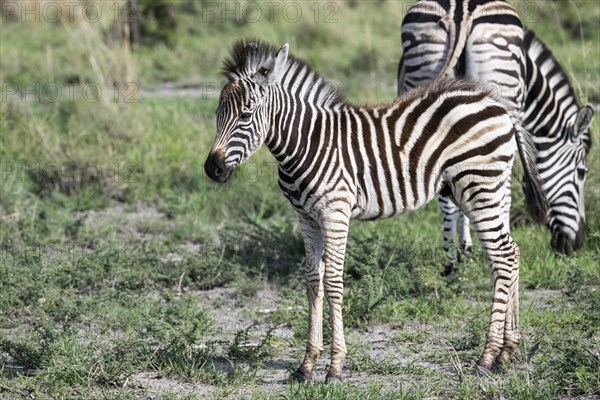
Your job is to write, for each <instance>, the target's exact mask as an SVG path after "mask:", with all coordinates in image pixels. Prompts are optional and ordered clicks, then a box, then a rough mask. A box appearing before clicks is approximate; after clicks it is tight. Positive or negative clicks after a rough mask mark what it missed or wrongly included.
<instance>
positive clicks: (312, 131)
mask: <svg viewBox="0 0 600 400" xmlns="http://www.w3.org/2000/svg"><path fill="white" fill-rule="evenodd" d="M224 73H225V75H226V77H227V78H228V83H227V85H226V86H225V87H224V88H223V90H222V92H221V97H220V100H219V105H218V108H217V117H216V120H217V134H216V138H215V140H214V143H213V145H212V148H211V151H210V154H209V155H208V158H207V160H206V162H205V164H204V169H205V172H206V174H207V175H208V176H209V177H210V178H211V179H212V180H214V181H216V182H221V183H222V182H225V181H227V179H228V178H229V176H230V175H231V173H232V171H233V170H234V168H236V167H237V166H238V165H239V164H240V163H241V162H243V161H244V160H246V159H247V158H248V157H250V156H251V155H252V154H253V153H254V152H255V151H256V150H257V149H258V148H259V147H261V146H262V144H265V145H266V146H267V147H268V149H269V150H270V152H271V153H272V154H273V156H274V157H275V159H276V160H277V161H278V163H279V186H280V188H281V190H282V191H283V193H284V195H285V196H286V197H287V199H288V200H289V201H290V203H291V204H292V206H293V207H294V209H295V210H296V211H297V213H298V218H299V222H300V228H301V231H302V235H303V238H304V247H305V251H306V271H305V278H306V285H307V292H308V300H309V325H308V326H309V328H308V329H309V332H308V343H307V347H306V353H305V357H304V360H303V361H302V363H301V365H300V367H299V368H298V370H297V371H296V372H295V373H294V374H293V376H292V378H293V379H295V380H298V381H310V380H312V378H313V368H314V366H315V363H316V361H317V358H318V357H319V355H320V354H321V352H322V351H323V323H322V319H323V300H324V298H326V299H327V301H328V303H329V307H330V311H331V313H330V314H331V319H330V324H331V329H332V344H331V362H330V368H329V371H328V373H327V377H326V381H328V382H332V381H339V380H340V379H341V374H342V367H343V364H344V361H345V358H346V353H347V350H346V344H345V340H344V333H343V321H342V299H343V295H344V287H343V279H342V275H343V264H344V254H345V247H346V240H347V237H348V227H349V222H350V219H351V218H356V219H362V220H371V219H380V218H386V217H391V216H394V215H399V214H403V213H406V212H409V211H412V210H415V209H417V208H420V207H422V206H423V205H425V204H426V203H427V202H429V201H431V200H432V199H433V198H434V197H435V195H436V194H437V193H439V192H440V191H443V192H445V193H446V194H447V195H449V196H452V198H453V199H454V201H456V203H457V204H458V205H459V206H460V208H461V209H462V210H463V211H464V212H465V213H466V215H468V216H469V217H470V218H471V220H472V221H473V225H474V227H475V230H476V232H477V234H478V236H479V239H480V241H481V243H482V244H483V247H484V250H485V252H486V254H487V256H488V258H489V261H490V267H491V271H492V275H493V278H494V297H493V302H492V313H491V317H490V324H489V330H488V333H487V338H486V344H485V348H484V350H483V354H482V355H481V357H480V359H479V361H478V365H479V366H480V367H482V368H484V369H490V368H491V367H492V363H494V362H495V361H496V362H499V363H505V362H507V361H509V360H510V358H511V354H512V352H513V351H514V349H515V348H516V346H517V343H518V339H519V337H518V282H519V249H518V247H517V245H516V244H515V242H514V241H513V240H512V238H511V236H510V233H509V231H508V227H507V226H505V224H504V223H503V221H502V219H501V218H500V215H501V204H500V203H501V196H502V191H501V188H502V187H503V185H504V182H505V180H506V179H507V177H508V175H509V174H510V165H511V164H512V162H513V158H514V154H515V152H516V151H517V148H518V149H519V152H520V155H521V158H522V160H523V163H524V165H525V166H526V175H527V179H528V184H529V192H528V194H529V196H528V198H527V200H528V206H529V209H530V210H531V211H532V212H533V214H534V215H535V216H536V217H537V218H538V219H541V218H545V212H546V209H545V207H546V203H545V197H544V194H543V192H542V191H541V187H540V182H539V180H538V176H537V172H536V169H535V164H533V162H532V161H533V159H532V154H531V143H530V141H529V140H528V138H527V136H523V134H524V133H526V132H525V131H523V130H522V129H521V128H520V127H519V126H518V124H517V125H515V126H513V120H512V118H511V117H510V116H509V114H508V113H507V111H506V108H505V106H504V103H502V102H500V101H499V100H497V99H495V98H494V97H492V96H491V94H490V93H489V92H488V91H487V90H485V89H484V88H482V87H481V86H480V85H479V84H477V83H469V82H465V81H456V82H444V83H436V84H433V85H428V86H424V87H423V88H421V89H418V90H415V91H412V92H409V93H407V94H405V95H404V96H402V97H400V98H398V99H396V100H395V101H393V102H391V103H389V104H383V105H378V106H355V105H352V104H350V103H348V102H346V101H345V100H344V99H343V97H342V96H341V95H340V94H339V93H338V92H337V91H336V90H334V89H333V87H332V85H330V84H329V83H328V82H327V81H325V80H324V79H323V78H321V77H320V76H319V74H318V73H317V72H315V71H314V70H313V69H312V68H311V67H310V66H309V65H308V64H306V63H305V62H303V61H301V60H299V59H297V58H295V57H293V56H291V55H288V46H287V44H286V45H284V46H283V47H282V48H281V49H280V50H279V51H277V49H276V48H274V47H272V46H271V45H269V44H267V43H264V42H252V43H249V42H247V41H240V42H238V43H236V44H235V45H234V47H233V49H232V52H231V55H230V57H229V58H228V59H227V60H226V61H225V67H224ZM515 138H516V139H517V140H515Z"/></svg>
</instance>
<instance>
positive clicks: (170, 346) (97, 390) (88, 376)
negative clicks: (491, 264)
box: [0, 1, 600, 399]
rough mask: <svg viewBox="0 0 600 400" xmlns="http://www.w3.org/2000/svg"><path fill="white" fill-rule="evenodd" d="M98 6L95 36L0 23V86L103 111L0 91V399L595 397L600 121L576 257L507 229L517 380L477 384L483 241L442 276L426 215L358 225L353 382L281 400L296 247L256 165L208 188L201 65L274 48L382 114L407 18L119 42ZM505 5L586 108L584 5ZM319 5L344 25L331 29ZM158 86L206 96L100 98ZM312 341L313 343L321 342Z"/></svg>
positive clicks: (192, 14)
mask: <svg viewBox="0 0 600 400" xmlns="http://www.w3.org/2000/svg"><path fill="white" fill-rule="evenodd" d="M109 3H110V2H107V3H106V4H105V3H101V4H103V7H107V8H104V9H103V10H104V11H105V12H104V13H103V19H102V20H101V21H100V22H98V23H97V24H86V23H85V21H82V20H81V19H80V20H77V21H76V22H74V23H64V24H63V23H54V24H52V23H44V22H42V23H39V24H35V23H31V22H28V23H21V22H15V21H8V22H4V21H2V27H1V37H0V39H1V46H0V65H1V69H0V71H1V72H0V75H1V76H0V80H2V82H4V83H10V84H19V85H20V84H25V85H29V86H30V87H33V85H34V84H35V83H36V82H40V83H41V84H47V83H49V82H55V83H58V84H60V85H68V84H73V82H81V83H92V82H96V83H98V84H99V85H100V87H101V90H103V94H104V96H103V98H102V100H101V101H99V102H97V103H91V102H87V101H85V99H84V98H83V97H82V94H81V93H80V92H76V93H75V96H74V98H73V99H68V98H66V97H63V98H61V100H60V101H54V102H53V101H48V100H47V99H44V98H41V99H40V101H35V99H34V101H28V102H27V103H22V102H21V101H20V98H19V97H18V95H10V94H8V93H9V92H7V91H6V90H7V87H6V86H3V87H2V90H3V94H6V95H7V96H8V101H2V102H1V103H0V131H1V132H2V140H1V141H0V158H1V168H2V170H1V172H2V175H1V180H0V185H1V186H0V190H1V191H0V218H1V219H0V244H1V246H2V247H1V249H0V250H1V254H0V255H1V260H2V263H1V264H0V361H1V363H0V398H23V397H28V396H35V398H64V399H70V398H90V399H91V398H94V399H95V398H102V399H129V398H135V397H138V398H146V397H148V396H149V395H150V394H152V395H153V396H155V398H161V399H176V398H188V399H200V398H202V399H204V398H207V397H208V398H215V399H221V398H227V397H229V398H256V399H275V398H277V399H282V398H283V399H306V398H309V399H311V398H312V399H326V398H331V399H334V398H335V399H338V398H340V399H344V398H345V399H359V398H360V399H388V398H396V399H413V398H414V399H417V398H424V397H435V396H437V397H438V398H460V399H472V398H498V397H500V396H503V397H504V398H506V399H523V398H529V399H548V398H557V397H558V398H561V397H562V398H567V397H569V396H571V397H574V396H586V395H587V396H591V395H596V396H597V395H598V394H599V393H598V387H600V359H599V357H600V355H598V349H599V348H600V337H599V336H598V332H597V328H598V326H600V303H599V299H600V292H599V290H600V289H599V288H600V270H599V269H598V265H599V264H600V210H599V209H598V206H597V205H598V204H599V202H600V191H598V187H600V154H599V152H598V148H599V147H598V146H597V144H598V143H600V135H599V133H598V132H600V122H599V121H600V119H598V118H596V120H595V122H594V125H593V129H592V131H593V135H594V138H593V141H594V147H593V148H592V152H591V154H590V158H589V161H590V173H589V177H588V183H587V187H586V204H587V210H586V214H587V222H588V231H587V237H586V244H585V246H584V248H583V249H582V250H581V251H579V252H578V253H577V254H576V255H575V256H574V257H572V258H564V257H557V256H555V255H554V254H553V252H552V251H551V249H550V246H549V241H550V235H549V233H548V232H547V230H546V229H545V228H543V227H539V226H532V225H530V224H527V223H526V221H527V220H526V219H525V222H524V223H521V224H519V225H518V226H516V227H515V228H514V230H513V233H514V237H515V240H516V241H517V243H518V244H519V246H520V249H521V257H522V266H521V293H522V296H521V298H522V303H521V304H522V305H521V326H522V332H523V339H522V343H521V346H520V348H519V352H518V354H517V358H516V360H515V362H514V363H513V365H511V366H510V368H508V369H507V370H506V371H505V372H504V373H502V374H498V375H495V376H494V377H493V378H481V377H478V376H476V375H475V374H474V373H473V368H472V366H473V363H474V361H475V360H476V359H477V356H478V354H479V352H480V351H481V348H482V346H483V341H484V332H485V328H486V325H487V318H488V312H489V300H490V295H491V289H490V276H489V272H488V270H487V266H486V263H485V260H484V258H483V256H482V254H481V251H479V249H478V247H477V245H476V246H475V248H474V256H473V258H472V259H465V260H463V261H462V262H461V264H460V265H459V273H458V274H457V275H456V276H453V277H451V278H442V277H440V275H439V272H440V271H441V265H442V264H443V262H444V260H445V256H444V254H443V252H442V251H441V238H442V237H441V233H442V230H441V216H440V213H439V211H438V209H437V205H436V204H433V203H432V204H429V205H428V206H426V207H425V208H423V209H422V210H419V211H417V212H415V213H411V214H409V215H406V216H403V217H399V218H394V219H390V220H385V221H379V222H372V223H358V222H353V223H352V226H351V234H350V242H349V246H348V252H347V258H346V266H345V283H346V296H345V302H344V318H345V324H346V327H347V338H348V348H349V350H350V354H349V358H348V362H347V367H348V368H347V371H345V374H346V375H347V376H348V379H347V381H346V382H345V383H344V384H342V385H340V386H335V387H332V386H325V385H323V384H321V383H317V384H314V385H296V384H284V383H283V382H282V381H281V380H282V379H283V378H284V376H286V374H287V372H288V371H289V370H292V369H293V368H295V367H297V365H298V362H299V361H300V358H301V356H302V353H303V349H304V345H305V340H306V334H307V331H306V330H307V323H308V322H307V300H306V298H305V297H306V296H305V289H304V287H303V275H302V271H303V268H304V266H303V259H304V254H303V246H302V240H301V236H300V232H299V230H298V227H297V224H296V219H295V215H294V213H293V211H292V209H291V207H290V206H289V204H288V203H287V201H286V200H285V199H284V197H283V196H282V195H281V193H280V191H279V189H278V186H277V182H276V172H275V164H274V162H273V159H272V157H271V156H270V155H269V154H268V152H267V151H266V150H264V149H263V150H261V151H260V152H259V153H258V154H256V155H255V156H254V157H253V158H252V159H251V160H250V161H249V162H248V163H247V164H246V165H245V166H244V167H242V168H240V169H239V170H238V171H236V173H235V176H234V177H233V182H232V183H230V184H228V185H226V186H224V187H220V186H217V185H215V184H213V183H211V182H209V180H208V178H206V177H205V175H204V173H203V162H204V159H205V157H206V154H207V152H208V149H209V147H210V145H211V143H212V139H213V137H214V110H215V108H216V105H217V100H218V98H217V97H215V96H213V95H210V92H211V90H212V89H211V88H214V84H217V85H218V84H221V83H223V78H222V77H221V76H219V75H218V70H219V68H220V62H221V60H222V58H223V57H224V55H225V54H226V52H227V50H228V48H229V45H230V44H231V43H232V42H233V41H234V40H236V39H238V38H240V37H247V36H255V37H261V38H265V39H267V40H271V41H273V42H275V43H283V42H289V43H290V45H291V51H292V52H293V53H294V54H297V55H300V56H302V57H304V58H306V59H307V60H308V61H309V62H310V63H311V64H313V65H314V67H315V68H316V69H317V70H319V71H320V72H322V73H323V74H324V75H325V76H326V77H328V78H331V79H333V80H335V81H336V82H337V83H338V84H339V85H340V86H341V87H342V88H343V90H344V91H345V93H346V94H347V97H348V98H349V99H350V100H351V101H354V102H357V103H371V102H382V101H386V100H389V99H391V98H393V97H394V94H395V87H396V84H395V80H396V65H397V61H398V59H399V57H400V54H401V48H400V23H401V18H402V13H403V11H404V10H405V9H406V7H407V5H408V3H402V2H394V1H372V2H339V3H332V4H337V6H338V7H339V8H338V9H334V8H332V9H326V8H325V7H326V5H327V4H329V3H327V4H325V3H320V4H319V7H320V8H319V9H320V11H319V12H320V14H319V16H318V18H317V22H315V20H314V10H313V9H311V8H309V7H310V6H311V4H312V3H310V2H309V3H302V7H303V8H302V12H303V14H302V15H303V18H301V20H300V21H298V22H297V23H290V22H288V21H286V20H285V19H284V18H283V17H282V15H281V12H280V11H281V10H279V12H278V13H276V14H275V16H274V19H273V21H272V22H269V21H267V20H266V19H262V20H260V21H258V22H254V23H253V22H251V21H249V20H248V18H246V19H244V18H242V19H240V20H237V21H234V20H232V19H226V21H225V22H222V21H221V20H220V18H221V15H219V14H217V15H216V16H211V17H210V18H207V19H205V20H203V14H202V10H203V8H202V7H203V4H205V3H200V2H181V3H175V11H176V15H177V21H178V25H177V28H176V29H175V33H174V34H173V33H172V32H167V33H166V34H165V35H164V36H161V35H157V36H154V37H155V38H156V37H158V38H159V39H156V40H153V41H149V42H143V44H142V45H141V46H138V47H134V48H130V47H129V46H126V45H124V44H123V43H120V42H118V41H117V42H114V43H112V44H111V42H110V41H109V40H108V39H107V38H108V37H109V36H108V35H109V33H110V29H111V14H110V12H112V11H111V10H110V9H108V7H109V6H110V4H109ZM232 4H233V3H229V5H230V6H231V5H232ZM518 4H519V5H520V8H519V13H520V14H521V16H522V17H523V18H524V19H525V20H526V23H527V24H528V25H529V26H530V27H531V28H533V29H534V30H535V31H536V32H537V33H538V35H539V36H540V37H541V38H542V39H543V40H544V41H545V42H546V43H547V44H548V45H549V46H550V48H551V49H552V50H553V52H554V54H555V55H556V57H557V58H558V59H559V61H560V62H561V63H562V64H563V66H564V67H565V69H566V71H567V72H568V73H569V74H570V75H571V76H572V77H573V78H574V82H576V87H577V90H578V93H579V95H580V99H581V100H582V102H586V101H593V102H596V103H597V102H598V98H600V92H599V86H598V85H599V81H600V75H599V64H598V63H599V62H598V60H600V49H599V48H598V46H597V43H598V42H599V41H600V29H599V28H598V26H599V25H598V19H599V18H600V7H599V6H598V4H597V3H596V2H594V1H575V2H564V1H559V2H553V3H552V4H551V6H546V4H547V3H546V2H542V1H538V2H533V3H532V2H520V3H518ZM548 4H549V3H548ZM573 5H576V6H577V7H576V8H574V7H573ZM568 6H571V7H568ZM526 7H533V8H526ZM330 10H336V14H335V18H337V19H338V22H337V23H325V21H324V18H325V17H326V15H327V14H326V13H327V12H328V11H330ZM579 21H580V22H581V30H580V29H579V25H578V24H579ZM152 29H156V26H154V25H153V28H152ZM581 33H583V39H582V38H581V36H580V34H581ZM161 37H163V39H160V38H161ZM165 38H166V39H165ZM349 38H351V40H350V39H349ZM165 81H171V82H174V83H173V85H175V86H176V87H178V88H184V89H186V88H187V89H189V88H192V89H197V90H199V91H200V96H199V97H170V96H148V95H145V96H142V95H141V94H140V95H139V97H138V98H137V100H138V101H137V102H125V98H124V97H123V96H125V95H126V94H127V93H128V92H126V91H124V92H120V93H119V96H120V97H119V101H117V102H115V101H111V98H112V97H108V96H106V94H107V93H111V96H112V93H114V92H110V91H107V90H108V89H107V87H106V86H107V85H108V86H110V82H116V83H118V84H119V85H120V87H121V88H122V89H124V86H123V85H124V83H126V82H135V83H136V85H138V87H139V88H141V89H145V90H149V89H152V88H153V87H160V84H161V83H164V82H165ZM210 85H213V86H210ZM513 182H514V183H515V188H514V189H515V190H514V191H513V193H514V203H513V216H515V217H517V219H521V220H523V218H522V217H523V216H525V215H526V213H525V211H524V202H523V198H522V194H521V191H520V189H518V187H517V186H518V182H519V179H518V178H517V174H515V179H513ZM265 293H266V294H265ZM269 294H271V296H274V298H273V299H271V300H265V298H264V297H265V296H266V295H269ZM327 313H328V312H327V311H326V316H328V314H327ZM377 329H383V330H384V331H385V332H387V334H386V335H385V338H384V339H385V340H384V341H383V342H377V341H376V340H375V339H374V336H372V335H374V334H373V331H374V330H377ZM282 332H283V333H282ZM329 335H330V332H329V331H328V329H326V332H325V340H326V341H329V340H330V336H329ZM381 343H383V344H381ZM378 346H383V347H382V348H380V347H378ZM327 355H328V351H325V354H324V355H323V358H324V359H325V358H326V357H327ZM324 366H325V365H324V364H323V365H320V366H319V367H318V368H320V369H318V374H320V373H322V372H323V371H322V369H323V368H324ZM144 377H146V378H144ZM140 380H142V381H143V383H144V384H143V385H141V386H140V384H139V382H140ZM157 382H158V383H160V382H166V386H152V385H153V384H157V385H158V383H157Z"/></svg>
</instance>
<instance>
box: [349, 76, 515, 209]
mask: <svg viewBox="0 0 600 400" xmlns="http://www.w3.org/2000/svg"><path fill="white" fill-rule="evenodd" d="M341 112H342V113H343V114H344V115H347V117H348V118H349V119H350V122H351V123H350V124H349V126H352V127H361V128H362V129H357V130H356V131H355V132H350V134H349V136H350V137H351V138H352V139H351V140H348V143H347V147H346V148H342V149H340V151H341V152H348V153H350V154H351V155H352V158H353V159H354V160H355V162H354V164H358V165H360V166H361V167H360V168H359V170H358V171H356V172H355V173H354V174H353V175H354V176H355V181H356V188H357V201H356V205H355V206H354V207H353V213H352V216H353V217H354V218H358V219H378V218H385V217H390V216H393V215H398V214H402V213H405V212H408V211H412V210H415V209H417V208H419V207H421V206H422V205H424V204H426V203H427V202H429V201H430V200H431V199H433V197H434V196H435V195H436V194H437V193H438V192H439V191H440V190H441V189H442V187H443V186H444V185H458V184H460V183H461V181H462V180H463V179H470V180H476V179H480V176H481V175H485V176H487V177H488V178H489V176H490V175H491V174H492V173H497V174H498V179H501V175H506V174H507V173H508V172H510V163H511V162H512V159H513V156H514V153H515V151H516V144H515V141H514V136H515V132H514V128H513V126H512V122H511V119H510V117H509V115H508V114H507V112H506V109H505V104H504V103H503V102H501V101H499V100H498V99H496V98H495V97H493V96H492V93H491V92H490V91H489V90H487V89H485V88H484V87H482V86H481V85H479V84H477V83H473V82H467V81H446V82H438V83H435V84H433V85H429V86H426V87H422V88H420V89H418V90H415V91H412V92H409V93H407V94H405V95H403V96H401V97H400V98H399V99H398V100H397V101H396V102H394V103H392V104H389V105H383V106H378V107H374V108H358V109H355V108H354V107H345V108H342V110H341ZM353 119H354V120H353ZM492 163H493V165H494V166H495V168H496V171H495V172H492V167H491V166H490V164H492ZM482 166H485V168H487V169H486V170H484V168H483V167H482ZM346 167H350V168H351V167H352V165H349V166H344V167H343V168H346ZM467 171H468V173H467ZM351 172H354V171H351ZM457 195H459V196H460V193H458V194H457Z"/></svg>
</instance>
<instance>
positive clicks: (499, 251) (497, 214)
mask: <svg viewBox="0 0 600 400" xmlns="http://www.w3.org/2000/svg"><path fill="white" fill-rule="evenodd" d="M493 188H497V190H495V191H494V190H493ZM453 193H454V196H455V198H456V199H457V202H458V203H459V204H460V207H461V209H462V210H463V212H464V213H465V214H466V216H467V217H468V218H469V219H470V221H471V223H472V224H473V227H474V229H475V231H476V232H477V236H478V238H479V242H480V243H481V246H482V248H483V251H484V252H485V254H486V256H487V259H488V262H489V265H490V270H491V272H492V277H493V283H494V294H493V301H492V313H491V316H490V324H489V328H488V332H487V335H486V343H485V348H484V350H483V353H482V355H481V357H480V358H479V361H477V365H478V366H479V367H480V370H483V371H491V369H492V366H493V365H494V364H495V362H498V363H501V364H502V363H506V362H508V361H509V360H510V358H511V356H512V354H513V352H514V351H515V349H516V348H517V345H518V341H519V333H518V320H519V319H518V317H519V316H518V314H519V309H518V301H519V298H518V282H519V248H518V247H517V244H516V243H515V242H514V241H513V239H512V237H511V235H510V231H509V229H508V226H506V224H505V222H504V221H503V219H504V218H502V194H503V193H502V189H501V188H499V187H498V185H497V182H496V183H494V182H481V184H478V185H473V184H470V185H468V186H466V187H465V186H462V185H460V184H457V185H456V186H455V187H453Z"/></svg>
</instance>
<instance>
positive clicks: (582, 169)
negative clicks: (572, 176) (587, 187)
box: [577, 167, 587, 179]
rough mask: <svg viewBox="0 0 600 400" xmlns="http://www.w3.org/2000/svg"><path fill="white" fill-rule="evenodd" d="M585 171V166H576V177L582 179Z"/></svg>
mask: <svg viewBox="0 0 600 400" xmlns="http://www.w3.org/2000/svg"><path fill="white" fill-rule="evenodd" d="M586 172H587V168H585V167H581V168H577V177H578V178H579V179H583V178H584V177H585V174H586Z"/></svg>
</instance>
